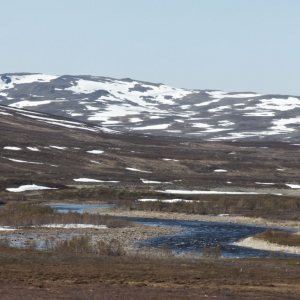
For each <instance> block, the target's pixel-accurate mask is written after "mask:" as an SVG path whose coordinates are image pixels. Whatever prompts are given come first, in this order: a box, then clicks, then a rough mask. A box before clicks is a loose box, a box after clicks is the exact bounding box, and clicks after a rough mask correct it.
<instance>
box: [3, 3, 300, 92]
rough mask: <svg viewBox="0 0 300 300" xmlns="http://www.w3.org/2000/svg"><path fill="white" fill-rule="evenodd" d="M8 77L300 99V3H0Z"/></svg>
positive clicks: (4, 67)
mask: <svg viewBox="0 0 300 300" xmlns="http://www.w3.org/2000/svg"><path fill="white" fill-rule="evenodd" d="M0 7H1V11H0V14H1V23H0V37H1V48H0V54H1V56H0V57H1V58H0V62H1V63H0V73H12V72H39V73H47V74H53V75H60V74H74V75H84V74H85V75H100V76H108V77H114V78H128V77H129V78H133V79H138V80H144V81H150V82H162V83H165V84H168V85H171V86H176V87H184V88H194V89H220V90H224V91H232V92H233V91H253V92H259V93H272V94H289V95H300V18H299V12H300V1H299V0H280V1H279V0H251V1H249V0H226V1H225V0H205V1H204V0H159V1H158V0H49V1H46V0H26V1H25V0H9V1H7V0H0Z"/></svg>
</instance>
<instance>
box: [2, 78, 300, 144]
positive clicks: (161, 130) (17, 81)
mask: <svg viewBox="0 0 300 300" xmlns="http://www.w3.org/2000/svg"><path fill="white" fill-rule="evenodd" d="M0 77H1V79H0V104H2V105H7V106H10V107H15V108H22V109H23V108H24V109H29V110H33V111H37V112H42V113H49V114H53V115H58V116H62V117H70V118H73V119H75V120H78V121H80V122H88V123H93V124H94V125H96V126H101V127H104V128H107V129H111V130H114V131H121V132H137V133H142V134H151V135H161V136H175V137H184V138H187V137H188V138H192V139H203V140H208V141H259V140H261V141H282V142H291V143H293V142H294V143H296V142H300V134H299V125H300V117H298V116H299V115H300V97H298V96H289V95H275V94H274V95H273V94H269V95H265V94H258V93H254V92H243V93H241V92H239V93H236V92H232V93H230V92H223V91H219V90H200V89H194V90H189V89H183V88H174V87H170V86H167V85H164V84H161V83H150V82H145V81H138V80H134V79H130V78H123V79H114V78H111V77H103V76H90V75H77V76H73V75H61V76H53V75H45V74H41V73H32V74H31V73H5V74H1V75H0Z"/></svg>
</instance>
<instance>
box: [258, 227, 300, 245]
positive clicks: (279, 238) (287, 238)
mask: <svg viewBox="0 0 300 300" xmlns="http://www.w3.org/2000/svg"><path fill="white" fill-rule="evenodd" d="M255 237H256V238H259V239H263V240H265V241H268V242H270V243H276V244H279V245H285V246H300V235H298V234H294V233H291V232H286V231H279V230H271V229H267V230H266V231H264V232H262V233H259V234H257V235H255Z"/></svg>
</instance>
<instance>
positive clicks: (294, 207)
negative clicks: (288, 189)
mask: <svg viewBox="0 0 300 300" xmlns="http://www.w3.org/2000/svg"><path fill="white" fill-rule="evenodd" d="M159 197H160V200H158V201H134V200H123V201H119V202H118V203H117V207H118V208H120V209H126V210H144V211H156V212H177V213H186V214H201V215H209V214H234V215H243V216H249V217H268V218H273V219H289V220H299V218H300V198H296V197H280V196H277V195H193V196H191V195H181V196H180V198H183V199H185V200H189V201H178V202H171V203H168V202H164V201H163V200H164V199H166V197H168V198H170V196H169V195H159ZM176 197H178V195H176ZM173 198H174V196H173Z"/></svg>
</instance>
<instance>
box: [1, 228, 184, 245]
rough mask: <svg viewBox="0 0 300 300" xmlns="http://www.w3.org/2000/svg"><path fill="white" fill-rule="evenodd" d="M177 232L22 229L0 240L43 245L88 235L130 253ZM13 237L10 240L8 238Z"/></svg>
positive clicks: (96, 240) (154, 230)
mask: <svg viewBox="0 0 300 300" xmlns="http://www.w3.org/2000/svg"><path fill="white" fill-rule="evenodd" d="M176 232H178V229H175V228H172V227H169V226H163V227H162V226H145V225H141V224H137V225H136V226H134V227H122V228H103V229H87V228H84V229H80V228H76V229H63V228H59V229H58V228H55V229H54V228H24V229H19V230H17V231H15V232H13V233H12V232H11V231H2V232H1V234H0V238H5V237H8V238H9V239H10V240H13V242H14V244H16V245H20V244H23V245H24V244H26V243H28V242H29V241H30V242H31V244H32V243H37V245H39V243H42V244H43V243H44V241H45V240H48V241H60V240H63V239H66V238H69V237H70V234H72V235H89V236H91V238H92V240H93V242H94V243H97V242H98V241H103V242H105V243H106V242H109V241H110V240H112V239H116V240H118V241H119V242H120V244H121V245H122V247H123V248H124V250H126V251H132V250H133V249H134V245H135V244H136V243H138V242H140V241H144V240H146V239H149V238H153V237H158V236H165V235H171V234H175V233H176ZM12 235H13V237H12V238H10V237H11V236H12Z"/></svg>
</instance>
